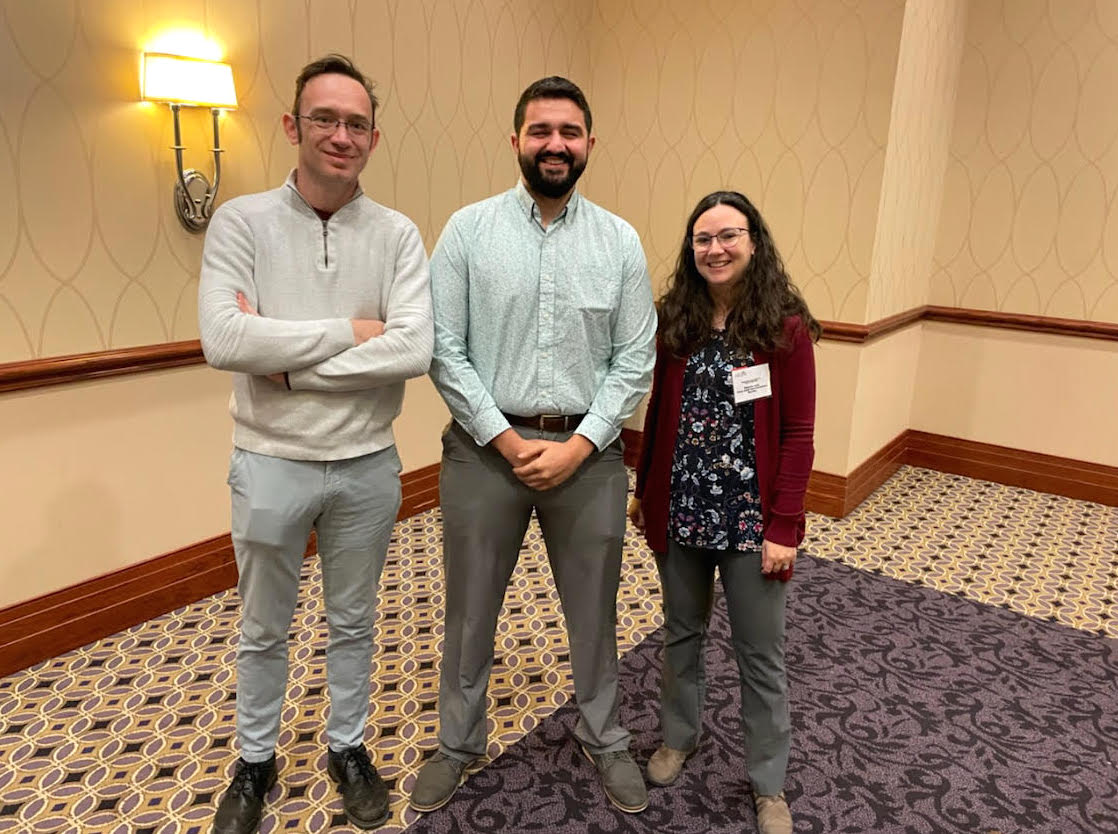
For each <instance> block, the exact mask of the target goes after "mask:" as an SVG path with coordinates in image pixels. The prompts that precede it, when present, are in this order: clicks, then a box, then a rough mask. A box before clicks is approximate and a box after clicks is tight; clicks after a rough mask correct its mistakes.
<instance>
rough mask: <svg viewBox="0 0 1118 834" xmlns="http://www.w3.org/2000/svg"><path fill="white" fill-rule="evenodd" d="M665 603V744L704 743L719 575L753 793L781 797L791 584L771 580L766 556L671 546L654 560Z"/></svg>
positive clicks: (787, 731) (787, 735) (787, 727)
mask: <svg viewBox="0 0 1118 834" xmlns="http://www.w3.org/2000/svg"><path fill="white" fill-rule="evenodd" d="M656 565H657V567H658V568H659V569H660V584H661V587H662V589H663V596H664V666H663V672H662V675H661V691H660V725H661V729H662V731H663V733H664V743H665V744H666V745H667V746H668V747H672V748H675V749H676V750H693V749H695V747H696V746H698V743H699V731H700V729H701V728H702V711H703V702H704V700H705V694H706V686H705V682H704V680H703V638H704V637H705V636H706V631H707V623H708V622H709V620H710V611H711V606H712V605H713V604H714V569H715V568H716V567H717V568H718V573H719V575H720V576H721V578H722V589H723V591H724V592H725V594H726V606H727V608H728V610H729V614H730V635H731V642H732V643H733V647H734V657H735V658H736V660H737V663H738V672H739V673H740V675H741V718H742V724H743V725H744V727H745V734H746V741H747V743H748V747H749V753H748V757H747V759H746V765H747V767H748V770H749V778H750V781H752V783H753V790H754V791H755V792H757V793H760V794H777V793H780V792H781V791H782V790H784V774H785V771H786V770H787V769H788V753H789V749H790V747H791V743H792V727H791V722H790V720H789V717H788V680H787V675H786V673H785V668H784V601H785V596H786V594H787V583H785V582H780V581H778V580H773V579H766V578H765V577H764V575H763V574H762V573H761V554H760V553H759V552H757V551H753V552H745V553H738V552H734V551H725V550H706V549H701V548H693V547H684V546H683V545H680V544H677V543H676V542H674V541H669V542H668V552H667V553H658V554H656Z"/></svg>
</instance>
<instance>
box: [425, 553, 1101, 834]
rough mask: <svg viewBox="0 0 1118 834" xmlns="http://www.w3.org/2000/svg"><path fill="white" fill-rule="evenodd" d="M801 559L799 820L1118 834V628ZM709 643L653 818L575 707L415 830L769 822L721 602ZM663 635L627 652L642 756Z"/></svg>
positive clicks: (884, 833)
mask: <svg viewBox="0 0 1118 834" xmlns="http://www.w3.org/2000/svg"><path fill="white" fill-rule="evenodd" d="M801 565H802V567H801V569H800V571H799V572H798V575H797V583H798V585H797V587H796V592H795V594H793V595H792V596H791V597H790V603H789V609H788V623H789V631H788V649H789V651H788V665H789V674H790V679H791V680H790V684H791V693H792V726H793V727H794V729H795V738H794V742H793V748H792V756H791V759H790V761H789V779H788V785H787V793H788V798H789V802H790V804H791V807H792V808H793V809H794V812H795V816H796V821H797V830H798V831H805V832H806V831H813V832H827V833H828V834H839V833H840V832H851V833H852V834H864V833H865V832H874V834H904V833H905V832H910V833H911V834H925V833H926V834H933V832H936V833H937V834H938V832H943V833H944V834H947V832H952V833H953V834H955V833H957V834H977V833H978V832H991V831H1003V832H1011V831H1012V832H1051V833H1052V834H1055V832H1059V834H1072V832H1082V834H1103V833H1104V832H1109V833H1110V834H1113V832H1116V831H1118V771H1116V769H1115V767H1114V764H1113V761H1114V757H1115V753H1118V687H1115V685H1114V684H1115V681H1116V680H1118V651H1115V646H1114V645H1113V641H1105V640H1100V639H1099V638H1097V637H1094V636H1092V635H1089V634H1086V633H1084V632H1082V631H1077V630H1076V629H1072V628H1068V627H1067V626H1060V625H1054V624H1049V623H1046V622H1042V621H1039V620H1033V619H1029V618H1027V617H1023V616H1021V615H1019V614H1014V613H1013V612H1011V611H1007V610H1005V609H1001V608H996V607H991V606H987V605H982V604H981V603H976V602H972V601H970V600H965V599H961V598H959V597H954V596H949V595H945V594H941V593H939V592H937V591H933V590H931V589H928V588H923V587H919V586H913V585H910V584H906V583H903V582H899V581H897V580H893V579H886V578H882V577H877V576H873V575H872V574H867V573H864V572H862V571H858V570H855V569H854V568H850V567H847V566H846V565H842V564H839V563H836V562H830V561H825V560H818V559H815V558H814V557H810V556H808V557H805V558H804V559H803V560H802V562H801ZM710 638H711V639H710V640H709V643H708V651H707V673H708V677H709V681H710V691H709V692H708V697H707V710H706V715H705V722H704V736H703V739H702V741H701V743H700V746H699V749H698V751H697V752H696V753H695V754H694V756H693V757H692V758H691V759H690V760H689V761H688V763H687V765H686V767H685V768H684V772H683V775H682V776H681V778H680V781H679V782H677V783H676V784H675V785H673V786H672V787H670V788H654V789H652V790H651V792H650V804H649V807H648V809H647V810H646V811H645V812H644V813H642V814H640V815H637V816H628V815H625V814H623V813H621V812H619V811H616V810H614V809H613V807H612V806H610V805H609V804H607V803H605V802H604V801H603V799H602V793H601V789H600V787H599V785H598V779H597V777H596V775H595V773H594V772H593V770H592V768H591V767H590V765H589V763H588V762H587V761H586V760H585V758H583V756H582V755H581V754H580V752H579V750H578V747H577V745H576V743H575V742H574V740H573V738H572V736H571V733H572V731H573V729H574V725H575V722H576V721H577V718H578V714H577V710H576V708H575V705H574V704H573V703H572V704H567V705H565V706H564V707H562V708H561V709H559V710H558V711H556V713H555V714H554V715H552V716H551V717H549V718H547V719H546V720H545V721H544V722H543V723H542V724H541V726H540V727H539V728H537V729H536V731H535V732H533V733H532V734H531V735H529V736H527V737H526V738H524V739H523V740H522V741H521V742H520V743H519V744H517V745H515V746H514V747H512V748H511V749H510V750H509V751H507V752H506V753H505V755H504V756H502V757H501V758H500V759H498V760H497V761H496V762H494V763H493V764H492V765H490V766H489V767H487V768H486V769H485V770H483V771H482V772H481V773H479V774H477V775H476V776H474V777H473V778H472V779H471V780H469V781H468V782H467V783H466V784H465V785H464V786H463V787H462V788H461V789H460V790H459V792H458V794H457V795H456V797H455V801H453V802H451V803H450V804H449V805H447V806H445V807H444V808H442V809H440V810H439V811H436V812H435V813H432V814H429V815H427V816H426V817H425V818H424V819H423V820H421V821H420V822H418V823H416V824H414V825H413V826H412V827H411V828H410V829H409V832H410V834H450V832H463V831H470V832H478V834H483V833H484V832H508V831H517V832H521V831H525V832H526V831H547V832H554V834H583V832H587V831H594V832H607V831H617V832H622V831H626V832H649V834H653V832H656V833H657V834H661V833H662V834H706V833H707V832H709V833H710V834H731V832H735V833H736V832H741V831H743V830H744V831H753V830H755V828H754V827H753V826H754V825H755V822H754V813H753V803H752V801H751V800H750V798H749V786H748V782H747V780H746V778H745V775H744V773H743V765H744V757H743V754H742V750H741V719H740V709H741V698H740V696H739V692H738V686H737V683H738V676H737V667H736V665H735V661H734V657H733V654H732V651H731V646H730V639H729V638H730V633H729V624H728V620H727V616H726V609H725V605H724V601H723V600H721V599H720V600H719V603H718V605H717V607H716V609H715V614H714V617H713V618H712V628H711V631H710ZM1108 643H1109V645H1108ZM656 644H657V641H656V640H647V641H645V642H644V643H642V644H641V645H640V646H638V647H637V648H636V649H635V650H633V651H631V652H629V653H628V654H627V655H626V656H625V657H624V658H623V659H622V669H621V681H622V687H623V690H624V696H625V704H626V710H625V713H624V716H623V717H624V719H625V721H626V723H627V725H628V726H630V727H632V729H633V730H634V740H633V748H632V749H633V752H634V755H635V757H636V758H637V759H638V761H641V762H642V763H643V762H644V761H647V758H648V756H650V755H651V754H652V751H653V750H655V749H656V747H657V745H658V744H659V741H660V735H659V729H658V721H657V692H658V689H659V682H660V672H659V667H660V662H659V651H658V649H659V647H658V646H657V645H656Z"/></svg>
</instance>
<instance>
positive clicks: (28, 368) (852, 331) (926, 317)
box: [0, 306, 1118, 393]
mask: <svg viewBox="0 0 1118 834" xmlns="http://www.w3.org/2000/svg"><path fill="white" fill-rule="evenodd" d="M920 321H945V322H950V323H952V324H967V325H973V326H976V327H999V328H1004V329H1008V330H1021V331H1025V332H1029V333H1051V334H1055V335H1058V336H1079V337H1082V338H1087V339H1105V340H1108V341H1118V324H1110V323H1108V322H1101V321H1087V320H1084V319H1061V318H1053V317H1050V316H1027V315H1023V314H1020V313H995V312H991V311H989V310H968V309H964V308H962V307H931V306H924V307H914V308H913V309H911V310H906V311H904V312H903V313H897V314H896V315H893V316H888V317H887V318H883V319H879V320H878V321H875V322H871V323H869V324H852V323H850V322H843V321H823V322H820V323H821V324H822V325H823V338H824V339H826V340H828V341H833V342H853V343H855V344H865V343H866V342H871V341H873V340H874V339H880V338H881V337H882V336H885V335H886V334H888V333H892V332H893V331H894V330H899V329H901V328H902V327H908V326H909V325H911V324H915V323H916V322H920ZM205 361H206V360H205V358H204V357H203V356H202V346H201V344H200V343H199V341H198V340H197V339H194V340H193V341H187V342H168V343H166V344H162V345H148V346H145V347H133V348H121V349H119V350H105V351H98V352H95V353H79V354H74V355H72V356H55V357H51V358H48V359H29V360H26V361H23V362H7V363H0V393H2V392H4V391H20V390H24V389H27V388H42V387H45V386H47V385H61V384H64V383H68V382H82V381H85V380H89V379H99V378H101V377H108V376H120V375H124V374H135V373H142V372H144V371H154V370H157V369H159V368H175V367H179V366H182V365H200V364H202V363H204V362H205Z"/></svg>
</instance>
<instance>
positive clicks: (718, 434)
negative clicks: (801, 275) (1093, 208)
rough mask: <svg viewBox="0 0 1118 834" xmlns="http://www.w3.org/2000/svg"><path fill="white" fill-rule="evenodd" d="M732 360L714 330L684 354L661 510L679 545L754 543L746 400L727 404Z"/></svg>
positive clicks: (758, 527) (753, 461)
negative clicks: (666, 496)
mask: <svg viewBox="0 0 1118 834" xmlns="http://www.w3.org/2000/svg"><path fill="white" fill-rule="evenodd" d="M745 364H747V365H752V364H753V356H752V355H749V356H747V357H746V363H745ZM734 367H735V363H734V362H733V359H732V355H731V352H730V350H729V348H728V347H727V346H726V340H725V335H724V333H723V332H722V331H719V330H715V331H714V332H713V334H712V338H711V340H710V341H709V342H708V343H707V344H706V345H705V346H704V347H703V348H702V349H700V350H698V351H696V352H695V353H693V354H692V355H691V356H690V358H689V359H688V360H687V369H686V371H685V372H684V378H683V402H682V403H681V411H680V419H679V434H678V436H677V437H676V444H675V454H674V456H673V459H672V486H671V503H670V507H669V511H668V535H669V536H671V538H672V539H673V540H674V541H675V542H677V543H678V544H682V545H686V546H687V547H701V548H707V549H711V550H759V549H760V547H761V540H762V538H763V534H764V526H763V524H762V521H761V496H760V491H759V489H758V486H757V472H756V470H757V454H756V451H755V448H754V437H753V403H752V402H746V403H742V404H741V405H735V403H734V391H733V386H732V384H731V382H730V372H731V371H732V370H733V368H734Z"/></svg>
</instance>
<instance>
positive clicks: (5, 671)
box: [0, 463, 439, 676]
mask: <svg viewBox="0 0 1118 834" xmlns="http://www.w3.org/2000/svg"><path fill="white" fill-rule="evenodd" d="M400 483H401V487H402V489H403V497H402V501H401V504H400V512H399V514H398V516H397V519H403V518H408V517H409V516H412V515H415V514H416V513H420V512H423V511H424V510H428V509H430V508H431V507H434V506H437V505H438V503H439V464H437V463H435V464H432V465H431V466H425V467H423V468H422V469H417V470H415V471H414V472H406V473H404V474H403V475H401V476H400ZM317 550H318V547H317V542H316V541H315V537H314V534H313V533H312V534H311V538H310V540H309V541H308V542H307V550H306V552H307V555H310V554H313V553H316V552H317ZM236 584H237V565H236V563H235V562H234V559H233V542H232V540H231V539H230V538H229V535H228V534H226V535H224V536H215V537H214V538H212V539H206V540H205V541H201V542H198V543H197V544H192V545H189V546H188V547H184V548H180V549H179V550H175V551H173V552H171V553H166V554H164V555H162V556H157V557H155V558H154V559H148V560H147V561H145V562H141V563H139V564H137V565H130V566H129V567H126V568H121V569H120V570H117V571H113V572H112V573H108V574H105V575H104V576H99V577H97V578H96V579H90V580H88V581H86V582H81V583H79V584H77V585H72V586H71V587H69V588H64V589H62V590H61V591H55V592H54V593H51V594H46V595H45V596H41V597H37V598H35V599H31V600H28V601H26V602H21V603H18V604H16V605H13V606H10V607H9V608H5V609H3V610H0V676H3V675H9V674H11V673H12V672H16V671H18V670H20V669H26V668H27V667H28V666H33V665H34V664H36V663H39V662H41V661H43V660H46V659H48V658H52V657H55V656H57V655H59V654H62V653H63V652H67V651H69V650H70V649H76V648H78V647H79V646H84V645H85V644H87V643H91V642H93V641H94V640H99V639H100V638H102V637H107V636H108V635H110V634H116V633H117V632H118V631H122V630H124V629H126V628H130V627H132V626H134V625H136V624H138V623H142V622H144V621H145V620H150V619H151V618H152V617H158V616H159V615H161V614H166V613H167V612H168V611H173V610H174V609H176V608H179V607H181V606H183V605H189V604H191V603H194V602H197V601H198V600H200V599H205V598H206V597H208V596H211V595H213V594H216V593H218V592H220V591H224V590H226V589H227V588H232V587H234V586H235V585H236Z"/></svg>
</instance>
